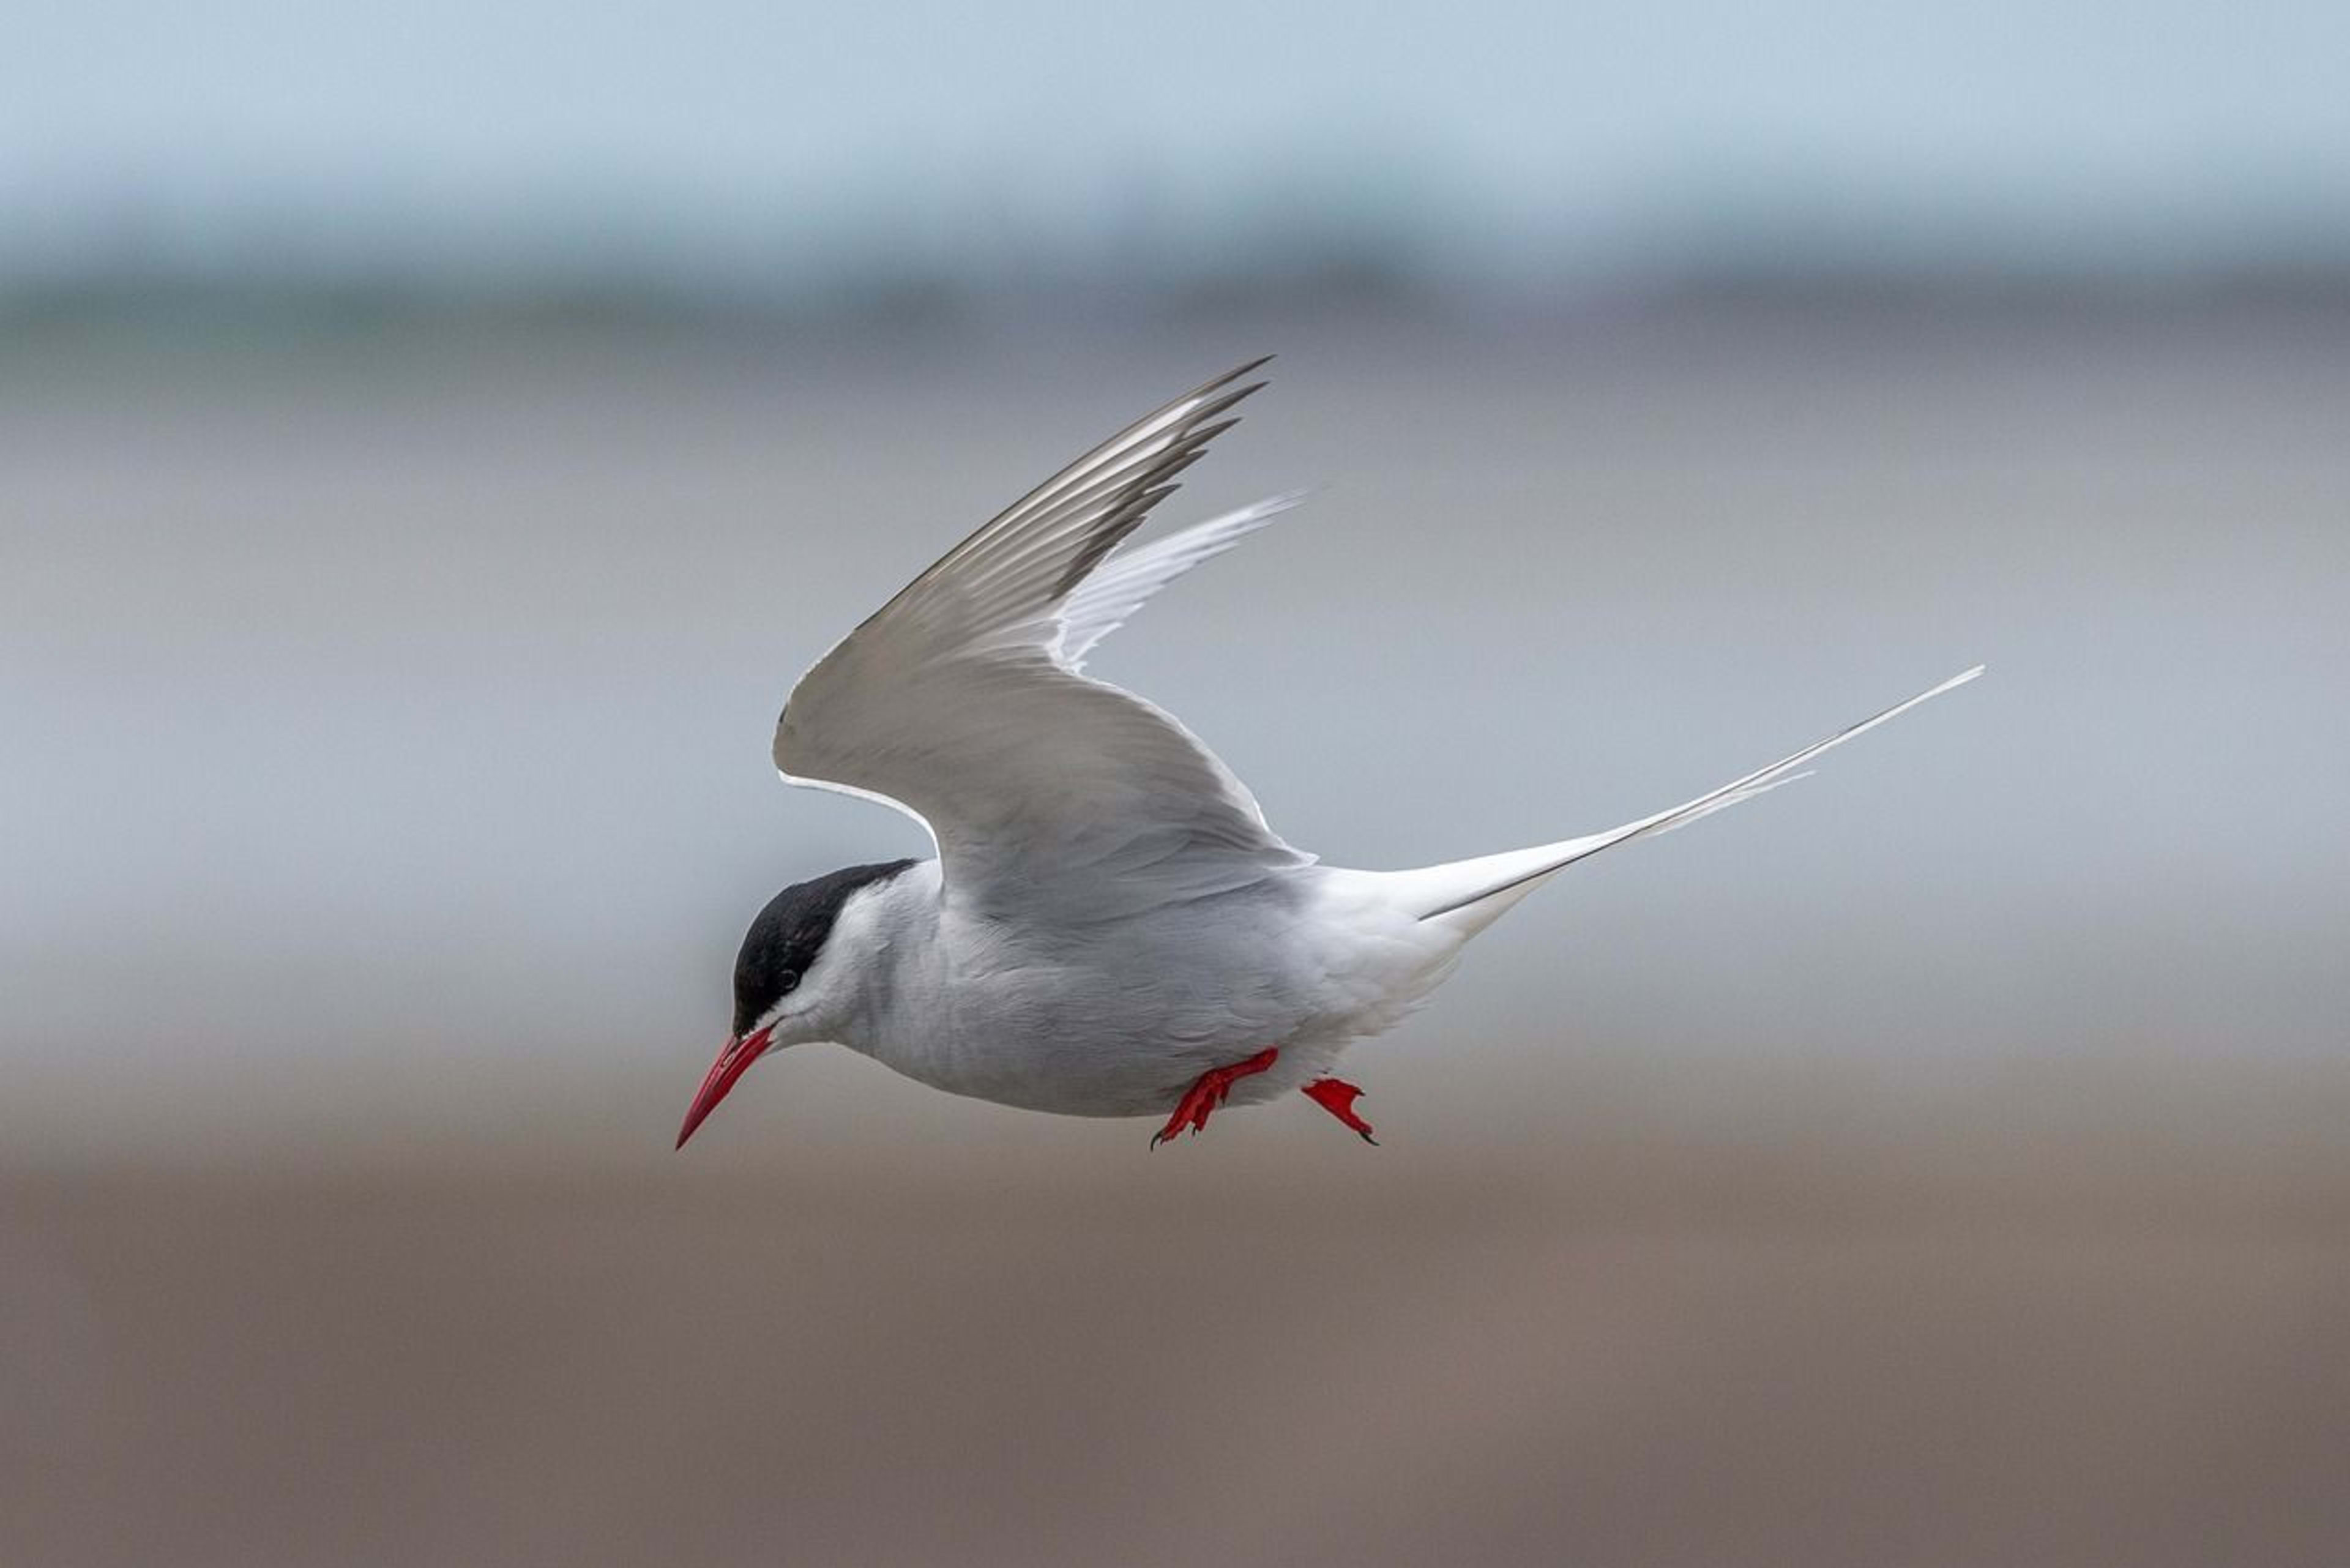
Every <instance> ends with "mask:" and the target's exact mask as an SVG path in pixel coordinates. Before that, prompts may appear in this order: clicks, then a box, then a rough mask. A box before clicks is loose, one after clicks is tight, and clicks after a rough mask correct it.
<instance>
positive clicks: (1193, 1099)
mask: <svg viewBox="0 0 2350 1568" xmlns="http://www.w3.org/2000/svg"><path fill="white" fill-rule="evenodd" d="M1280 1054H1281V1049H1280V1047H1278V1046H1275V1045H1268V1046H1266V1047H1265V1048H1264V1049H1263V1050H1262V1051H1260V1052H1258V1053H1257V1054H1255V1055H1253V1056H1252V1057H1250V1058H1249V1059H1248V1060H1247V1061H1245V1062H1235V1063H1233V1064H1232V1065H1231V1066H1229V1067H1211V1068H1209V1069H1208V1070H1207V1071H1206V1072H1204V1073H1202V1074H1201V1075H1200V1081H1199V1082H1198V1083H1196V1084H1194V1085H1191V1087H1190V1088H1189V1089H1186V1090H1184V1091H1183V1097H1182V1098H1181V1099H1180V1100H1179V1101H1177V1102H1176V1104H1175V1114H1174V1115H1173V1116H1170V1117H1168V1118H1167V1125H1166V1126H1165V1127H1160V1128H1159V1130H1158V1131H1157V1132H1156V1133H1154V1134H1152V1135H1151V1138H1150V1147H1153V1148H1157V1147H1159V1145H1160V1144H1162V1143H1165V1142H1166V1141H1167V1140H1168V1139H1169V1138H1170V1137H1174V1136H1175V1135H1176V1134H1177V1133H1180V1132H1181V1131H1182V1130H1183V1129H1184V1128H1185V1127H1190V1128H1191V1136H1192V1137H1198V1136H1199V1135H1200V1129H1201V1127H1206V1126H1207V1125H1208V1117H1209V1116H1210V1115H1211V1113H1212V1112H1213V1111H1214V1110H1215V1108H1216V1107H1217V1106H1221V1105H1222V1104H1223V1103H1224V1096H1227V1095H1229V1094H1231V1093H1232V1082H1233V1080H1234V1079H1237V1078H1245V1077H1247V1076H1248V1075H1250V1074H1251V1073H1262V1072H1263V1071H1264V1070H1265V1069H1266V1068H1267V1067H1270V1066H1272V1065H1273V1064H1274V1058H1275V1057H1277V1056H1279V1055H1280Z"/></svg>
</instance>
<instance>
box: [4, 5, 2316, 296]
mask: <svg viewBox="0 0 2350 1568" xmlns="http://www.w3.org/2000/svg"><path fill="white" fill-rule="evenodd" d="M10 34H11V47H9V48H8V49H7V50H6V51H5V54H0V199H5V201H6V202H8V203H9V204H10V205H11V207H12V208H13V210H14V212H15V213H16V221H15V222H13V223H9V224H6V225H5V226H0V265H7V264H9V263H10V262H11V261H13V263H14V264H15V265H17V266H20V267H21V266H23V265H26V264H27V262H28V261H31V262H35V263H37V262H39V261H41V260H42V259H43V258H47V261H48V262H49V263H50V264H51V265H55V264H56V263H57V259H58V258H59V257H60V256H61V255H64V254H68V253H72V252H75V251H76V250H77V248H78V247H79V248H87V247H88V245H89V244H92V243H93V236H95V238H96V241H97V242H98V243H101V244H102V243H104V242H106V241H107V239H108V238H109V230H108V227H107V225H108V224H109V223H116V224H120V223H132V224H133V225H134V226H139V227H140V233H141V234H142V236H143V237H144V238H145V239H147V240H148V241H149V242H150V243H162V244H172V245H175V246H179V247H182V248H187V249H192V250H194V251H196V252H199V253H201V251H202V250H203V246H204V245H205V244H212V243H221V244H229V243H230V242H231V241H232V240H234V238H235V237H236V235H237V234H239V233H240V232H241V230H242V228H244V227H249V226H250V223H251V222H252V219H253V216H254V214H255V213H256V212H261V213H272V214H276V215H277V216H278V217H280V218H284V217H286V214H288V213H291V214H296V215H299V216H307V217H308V218H311V219H316V218H317V217H318V216H319V215H320V214H326V215H328V216H329V217H331V218H333V219H334V220H335V222H336V223H342V224H348V225H352V229H351V233H350V234H348V235H347V236H346V240H347V243H348V244H352V245H355V246H357V247H358V248H360V249H362V250H366V251H369V252H370V253H375V254H380V252H381V250H382V248H383V247H384V246H385V245H386V244H391V245H393V246H394V247H395V248H396V247H397V246H399V245H407V246H410V247H411V248H414V249H417V250H419V251H421V252H423V253H428V254H429V253H432V252H433V251H434V250H435V249H436V248H442V249H454V250H458V251H463V252H466V253H468V254H470V255H471V256H472V258H473V260H474V261H475V262H477V263H479V262H484V261H488V262H494V261H495V260H496V259H497V253H498V252H499V250H500V247H501V246H507V247H516V246H518V247H520V248H522V249H524V250H531V249H534V248H535V247H536V246H537V245H538V244H539V242H541V241H543V240H544V239H545V238H546V235H547V234H549V233H550V232H551V233H553V234H554V235H555V237H556V240H557V242H558V244H559V243H560V242H561V241H562V240H563V238H564V234H563V231H564V229H565V226H566V225H567V224H568V225H570V226H571V227H572V228H574V229H576V230H577V231H578V234H577V235H575V236H573V237H575V238H583V239H584V240H586V241H587V242H588V243H589V248H595V246H596V245H599V244H601V245H609V244H622V243H624V242H626V241H628V239H629V235H630V234H632V233H633V234H636V235H637V236H638V243H645V244H651V245H653V246H654V247H655V248H656V249H662V250H674V251H678V252H681V253H687V254H694V253H702V254H718V255H723V254H724V253H725V252H726V251H727V249H728V248H729V247H730V246H733V247H740V248H743V249H747V250H760V249H764V248H770V247H771V244H772V241H773V239H774V237H775V234H776V233H777V232H779V231H781V230H788V229H789V227H790V225H791V223H792V222H793V220H794V218H795V216H796V217H800V218H805V217H806V215H807V214H810V213H818V214H821V215H822V217H823V221H824V227H825V228H826V230H827V234H829V235H830V237H831V239H832V240H833V242H834V243H837V244H852V245H853V244H856V243H858V239H859V238H860V236H859V235H858V234H856V233H853V232H852V233H849V234H847V236H846V238H844V237H843V231H844V230H847V231H855V230H857V229H858V226H859V224H860V223H863V224H864V225H865V226H866V227H867V228H868V229H869V230H870V231H871V233H870V234H865V235H863V236H861V237H862V238H868V239H869V238H872V237H874V236H875V235H876V234H878V235H879V236H880V237H882V238H883V239H885V240H886V241H887V242H888V243H889V244H895V245H899V246H904V245H908V244H911V245H914V246H917V247H920V246H924V245H927V246H930V247H931V248H933V249H935V250H937V251H939V252H941V254H948V255H950V256H951V257H952V258H954V259H955V260H956V261H957V262H958V264H959V265H962V264H969V265H976V266H979V267H981V268H984V267H985V266H986V265H989V264H990V260H991V257H999V258H1000V253H1003V252H1007V251H1008V252H1017V253H1021V254H1027V253H1028V252H1030V251H1032V250H1034V249H1035V248H1039V247H1042V248H1045V249H1049V248H1051V247H1052V245H1053V244H1055V241H1056V239H1066V241H1068V242H1070V243H1077V242H1080V241H1086V242H1090V241H1095V240H1097V239H1098V238H1099V236H1100V235H1101V234H1103V233H1105V232H1106V231H1114V230H1116V229H1117V227H1118V225H1119V224H1120V223H1133V222H1135V221H1137V214H1138V213H1146V214H1147V215H1148V216H1149V217H1150V218H1151V219H1152V220H1153V222H1154V228H1155V229H1163V228H1165V227H1167V226H1169V225H1170V223H1171V224H1172V226H1174V227H1176V228H1178V229H1182V228H1184V227H1185V226H1186V225H1187V223H1197V224H1199V225H1201V226H1202V228H1203V231H1212V228H1213V225H1215V224H1217V223H1226V224H1231V223H1243V224H1245V223H1250V222H1251V219H1252V216H1253V214H1263V213H1271V214H1282V213H1295V208H1296V206H1297V202H1296V201H1295V199H1294V198H1295V196H1296V195H1297V192H1298V191H1299V190H1300V189H1301V188H1304V189H1305V190H1309V191H1310V192H1312V197H1313V201H1314V202H1315V203H1317V204H1326V205H1328V206H1330V207H1331V208H1333V209H1334V210H1336V212H1337V213H1339V216H1340V219H1341V221H1347V222H1354V223H1357V225H1358V226H1359V225H1360V224H1362V223H1372V224H1378V223H1388V222H1390V221H1391V222H1392V223H1394V224H1396V225H1399V226H1400V227H1402V228H1403V229H1405V230H1407V231H1411V232H1415V233H1417V232H1419V231H1422V230H1424V231H1427V234H1426V240H1427V244H1429V245H1430V246H1432V247H1434V248H1436V249H1438V250H1440V251H1443V252H1445V253H1446V254H1451V255H1454V256H1456V257H1458V256H1464V255H1465V256H1470V257H1474V256H1477V255H1479V254H1492V255H1495V256H1501V257H1503V258H1506V257H1507V256H1508V255H1509V254H1512V253H1513V251H1522V250H1523V249H1525V248H1527V247H1534V248H1542V247H1544V246H1552V247H1555V246H1557V245H1560V244H1565V245H1568V246H1574V245H1577V244H1581V245H1584V246H1586V247H1590V246H1597V247H1600V248H1602V249H1604V248H1605V247H1606V246H1607V245H1608V244H1627V243H1637V242H1638V240H1639V238H1640V237H1641V235H1640V233H1639V231H1640V230H1641V229H1642V226H1643V225H1646V226H1647V228H1648V229H1650V230H1653V229H1655V228H1658V227H1659V226H1662V227H1663V228H1665V229H1668V230H1676V229H1678V230H1690V229H1695V230H1698V231H1700V234H1699V237H1700V239H1702V237H1703V236H1702V231H1703V230H1705V229H1707V228H1709V227H1712V228H1728V229H1732V230H1734V229H1737V228H1738V227H1739V226H1740V225H1741V224H1742V223H1746V222H1749V221H1750V220H1751V221H1752V222H1760V223H1776V224H1778V225H1780V226H1787V225H1789V224H1791V223H1794V224H1797V225H1801V224H1803V223H1811V224H1813V225H1814V226H1818V225H1822V224H1824V225H1825V226H1827V227H1829V228H1831V229H1832V228H1834V227H1835V224H1836V223H1838V222H1840V221H1841V222H1848V223H1857V224H1861V225H1863V226H1865V225H1866V224H1868V223H1880V222H1884V221H1886V220H1888V219H1889V220H1890V221H1891V223H1892V225H1893V226H1894V227H1897V228H1906V229H1908V230H1910V231H1913V232H1914V235H1915V238H1914V239H1913V242H1912V244H1913V248H1921V249H1929V250H1935V249H1940V248H1943V247H1947V246H1948V245H1950V244H1952V243H1954V241H1956V240H1958V239H1960V238H1961V237H1962V236H1964V235H1966V234H1971V233H1977V232H1980V231H1981V230H1982V229H1984V228H1985V227H1986V226H1988V227H1990V228H1993V229H1997V230H1999V231H2000V232H2001V233H2002V234H2003V235H2004V238H2003V239H2002V242H2001V243H2002V244H2010V245H2011V246H2012V244H2016V243H2022V244H2025V245H2027V246H2036V247H2040V248H2043V249H2044V250H2045V251H2047V252H2048V253H2049V254H2052V255H2054V256H2058V257H2060V258H2061V257H2062V256H2063V255H2064V254H2066V252H2067V250H2068V247H2077V246H2085V247H2088V248H2090V249H2096V248H2098V247H2103V248H2105V249H2107V250H2112V249H2123V250H2134V249H2137V248H2140V247H2150V248H2151V249H2153V250H2155V251H2161V250H2163V249H2164V248H2165V247H2169V248H2173V249H2184V250H2187V251H2189V252H2193V251H2196V250H2197V249H2199V248H2200V249H2202V250H2206V251H2208V250H2210V249H2212V248H2214V247H2218V248H2220V249H2222V250H2224V249H2225V248H2226V247H2227V246H2228V245H2229V244H2235V243H2239V241H2240V239H2241V231H2242V230H2244V229H2246V228H2247V227H2250V228H2253V229H2258V230H2261V231H2262V233H2263V234H2269V235H2274V234H2277V233H2278V232H2280V231H2282V232H2283V233H2284V234H2285V237H2286V238H2287V239H2288V240H2290V239H2291V238H2292V237H2293V232H2294V231H2301V232H2303V233H2304V234H2314V235H2315V236H2316V239H2317V241H2318V242H2321V243H2323V244H2334V243H2335V240H2336V238H2337V237H2338V236H2340V235H2341V234H2343V233H2344V232H2345V229H2350V220H2345V217H2344V212H2345V207H2350V91H2345V88H2344V79H2345V78H2344V67H2343V62H2344V61H2345V60H2350V6H2345V5H2340V4H2335V3H2328V0H2311V3H2306V4H2270V5H2248V6H2235V7H2219V6H2212V5H2183V4H2175V3H2168V0H2163V3H2157V4H2140V5H2077V4H2075V5H2048V4H2037V3H2029V0H1981V3H1970V4H1965V5H1953V4H1934V5H1899V6H1893V5H1882V4H1876V3H1858V0H1854V3H1841V0H1836V3H1825V4H1821V3H1814V4H1808V5H1800V6H1786V5H1778V6H1757V5H1746V4H1735V3H1730V0H1666V3H1662V4H1642V5H1521V4H1511V3H1507V0H1502V3H1493V0H1487V3H1483V4H1442V5H1439V4H1433V3H1430V0H1403V3H1401V4H1391V5H1380V6H1378V7H1363V6H1358V5H1347V6H1340V5H1287V6H1278V5H1262V4H1259V3H1256V0H1250V3H1248V4H1242V3H1240V0H1198V3H1196V4H1191V5H1184V6H1182V7H1180V8H1175V9H1164V10H1159V11H1152V12H1142V11H1138V10H1136V9H1135V8H1132V7H1126V6H1109V5H1097V6H1091V7H1082V8H1081V7H1076V6H1072V5H1066V4H1064V3H1057V0H1001V3H998V4H995V5H986V6H975V5H967V4H955V5H946V4H940V3H935V0H923V3H918V4H899V5H825V6H806V5H798V6H795V5H754V4H747V3H742V0H686V3H683V4H678V3H672V0H663V3H662V4H660V5H652V4H648V3H644V0H623V3H621V4H615V5H598V6H575V5H557V4H554V3H552V0H509V3H506V4H503V5H494V6H491V7H486V8H485V7H484V6H482V5H477V4H474V3H473V0H464V3H459V0H414V3H412V4H409V5H400V6H398V7H391V6H362V5H354V4H349V3H348V0H312V3H309V4H292V3H285V0H230V3H226V4H209V5H173V6H166V5H155V4H151V3H140V0H78V3H77V4H74V5H62V4H46V5H35V6H34V7H32V8H31V10H30V11H29V12H26V13H24V14H20V15H18V16H15V17H13V18H12V21H11V26H10ZM1349 180H1350V181H1352V182H1353V184H1352V185H1351V186H1349V187H1348V188H1342V189H1336V190H1333V189H1331V188H1330V186H1331V184H1332V182H1334V181H1336V182H1338V183H1340V184H1342V185H1343V184H1345V183H1346V182H1347V181H1349ZM1284 182H1286V183H1284ZM1742 202H1744V203H1745V204H1746V207H1748V208H1752V209H1753V210H1752V211H1747V210H1744V209H1742ZM1791 203H1795V204H1796V205H1797V206H1798V207H1800V208H1801V209H1802V210H1800V211H1797V212H1794V213H1793V214H1792V215H1791V213H1790V212H1789V210H1788V209H1789V207H1790V204H1791ZM1324 220H1325V221H1328V219H1327V214H1326V213H1325V214H1324ZM299 226H300V225H299V224H298V223H291V224H289V227H291V228H294V229H298V228H299ZM1627 228H1629V229H1630V230H1632V231H1634V232H1633V233H1632V234H1629V235H1628V236H1627V234H1626V233H1625V232H1623V231H1625V230H1626V229H1627ZM224 235H226V236H227V238H224ZM534 236H536V238H534ZM2231 236H2235V237H2231ZM1199 243H1200V244H1201V245H1202V246H1203V247H1205V248H1207V249H1209V250H1213V249H1214V247H1215V246H1216V245H1218V244H1221V243H1222V240H1221V238H1220V237H1219V236H1218V235H1217V234H1214V233H1212V232H1203V234H1202V237H1201V240H1200V242H1199ZM312 244H313V246H314V248H317V249H323V250H328V251H331V250H332V249H333V247H334V244H335V242H334V241H333V239H332V238H331V237H330V236H329V237H323V238H316V239H314V240H313V242H312ZM1461 265H1474V263H1473V262H1471V263H1463V264H1461ZM1497 265H1499V264H1497Z"/></svg>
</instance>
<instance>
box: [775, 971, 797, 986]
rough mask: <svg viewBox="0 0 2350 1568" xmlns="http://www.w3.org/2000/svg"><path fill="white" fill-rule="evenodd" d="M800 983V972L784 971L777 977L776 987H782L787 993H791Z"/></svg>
mask: <svg viewBox="0 0 2350 1568" xmlns="http://www.w3.org/2000/svg"><path fill="white" fill-rule="evenodd" d="M799 982H800V971H797V970H795V969H787V970H785V971H784V972H783V973H781V974H779V975H777V976H776V977H775V983H776V985H778V986H780V987H781V988H782V989H784V990H785V991H790V990H791V989H792V988H793V987H795V986H796V985H798V984H799Z"/></svg>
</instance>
